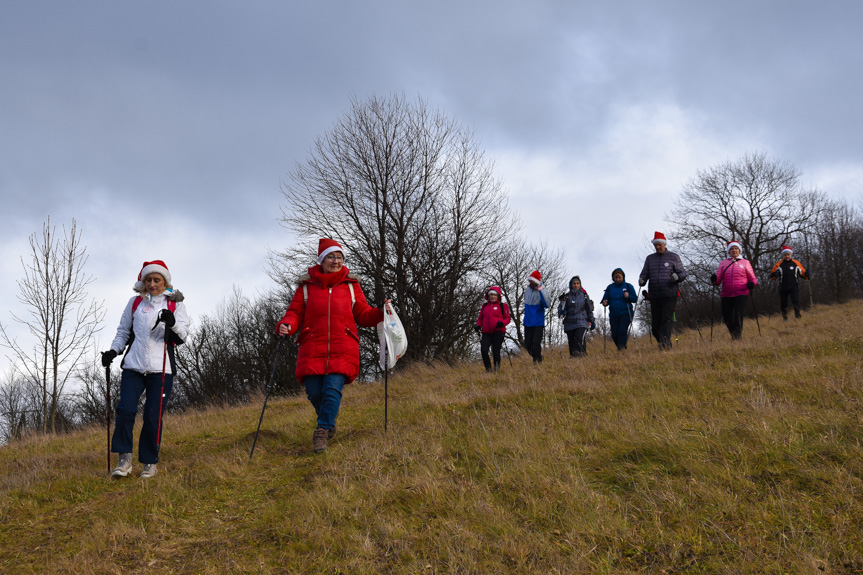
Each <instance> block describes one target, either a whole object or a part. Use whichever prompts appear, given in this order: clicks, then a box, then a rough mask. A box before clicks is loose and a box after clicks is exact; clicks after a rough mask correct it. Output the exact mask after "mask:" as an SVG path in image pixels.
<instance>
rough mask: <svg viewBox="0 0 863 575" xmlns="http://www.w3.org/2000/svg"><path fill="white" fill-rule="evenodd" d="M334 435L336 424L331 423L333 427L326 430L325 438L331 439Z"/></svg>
mask: <svg viewBox="0 0 863 575" xmlns="http://www.w3.org/2000/svg"><path fill="white" fill-rule="evenodd" d="M335 436H336V424H335V423H334V424H333V428H332V429H331V430H329V431H328V432H327V439H332V438H333V437H335Z"/></svg>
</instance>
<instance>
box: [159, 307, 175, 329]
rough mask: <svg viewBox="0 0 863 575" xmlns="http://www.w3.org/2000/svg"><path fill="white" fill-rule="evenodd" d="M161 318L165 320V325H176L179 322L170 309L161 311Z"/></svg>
mask: <svg viewBox="0 0 863 575" xmlns="http://www.w3.org/2000/svg"><path fill="white" fill-rule="evenodd" d="M159 320H160V321H162V322H164V324H165V327H174V324H175V323H177V319H176V318H175V317H174V312H172V311H171V310H169V309H163V310H162V311H160V312H159Z"/></svg>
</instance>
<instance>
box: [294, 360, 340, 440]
mask: <svg viewBox="0 0 863 575" xmlns="http://www.w3.org/2000/svg"><path fill="white" fill-rule="evenodd" d="M345 379H346V378H345V376H344V375H342V374H340V373H330V374H327V375H307V376H306V377H304V378H303V385H304V386H305V387H306V396H308V398H309V401H310V402H312V407H314V408H315V413H316V414H317V416H318V427H323V428H324V429H333V428H334V427H335V426H336V418H337V417H338V416H339V406H341V404H342V388H343V387H344V386H345Z"/></svg>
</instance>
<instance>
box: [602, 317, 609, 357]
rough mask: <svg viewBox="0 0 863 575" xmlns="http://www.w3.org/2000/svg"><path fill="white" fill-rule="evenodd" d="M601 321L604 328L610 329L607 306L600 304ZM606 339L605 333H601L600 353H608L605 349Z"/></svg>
mask: <svg viewBox="0 0 863 575" xmlns="http://www.w3.org/2000/svg"><path fill="white" fill-rule="evenodd" d="M602 322H603V323H604V324H605V326H604V327H605V329H608V330H609V331H611V326H610V325H609V324H608V306H607V305H604V306H602ZM607 339H608V335H607V334H602V355H608V353H607V352H606V349H605V342H606V340H607Z"/></svg>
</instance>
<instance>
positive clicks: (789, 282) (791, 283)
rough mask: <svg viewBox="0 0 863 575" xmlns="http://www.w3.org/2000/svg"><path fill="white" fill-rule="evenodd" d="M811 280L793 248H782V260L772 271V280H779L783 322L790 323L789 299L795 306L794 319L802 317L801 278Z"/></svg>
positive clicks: (780, 307)
mask: <svg viewBox="0 0 863 575" xmlns="http://www.w3.org/2000/svg"><path fill="white" fill-rule="evenodd" d="M801 277H802V278H803V279H805V280H808V279H809V273H808V272H807V271H806V269H805V268H804V267H803V266H802V265H800V262H798V261H797V260H795V259H794V258H793V252H792V251H791V247H789V246H782V259H781V260H779V261H778V262H776V265H774V266H773V268H772V269H771V270H770V279H771V280H775V279H777V278H778V279H779V309H781V310H782V321H788V298H789V297H790V298H791V305H792V306H794V317H796V318H799V317H800V285H799V281H800V280H799V278H801Z"/></svg>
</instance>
